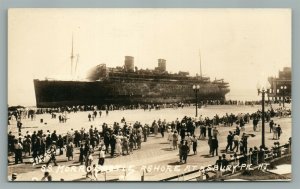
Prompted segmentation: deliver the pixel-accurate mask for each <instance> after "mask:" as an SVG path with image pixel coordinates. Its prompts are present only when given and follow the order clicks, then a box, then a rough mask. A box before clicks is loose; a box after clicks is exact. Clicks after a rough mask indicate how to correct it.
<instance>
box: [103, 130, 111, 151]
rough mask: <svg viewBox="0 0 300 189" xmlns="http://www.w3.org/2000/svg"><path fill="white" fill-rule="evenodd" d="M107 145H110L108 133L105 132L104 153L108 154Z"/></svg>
mask: <svg viewBox="0 0 300 189" xmlns="http://www.w3.org/2000/svg"><path fill="white" fill-rule="evenodd" d="M109 144H110V135H109V132H108V131H107V132H105V134H104V145H105V153H108V148H109Z"/></svg>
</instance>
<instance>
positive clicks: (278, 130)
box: [276, 125, 282, 139]
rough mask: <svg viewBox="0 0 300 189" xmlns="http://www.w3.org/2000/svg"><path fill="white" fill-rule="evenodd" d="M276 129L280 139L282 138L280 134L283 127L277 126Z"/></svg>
mask: <svg viewBox="0 0 300 189" xmlns="http://www.w3.org/2000/svg"><path fill="white" fill-rule="evenodd" d="M276 131H277V136H278V139H280V135H281V133H282V129H281V127H280V125H278V126H277V128H276Z"/></svg>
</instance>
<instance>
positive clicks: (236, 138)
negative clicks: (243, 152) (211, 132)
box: [232, 133, 240, 152]
mask: <svg viewBox="0 0 300 189" xmlns="http://www.w3.org/2000/svg"><path fill="white" fill-rule="evenodd" d="M239 141H240V136H239V135H237V134H236V133H234V136H233V143H234V147H233V149H232V151H234V150H235V148H236V152H238V150H239Z"/></svg>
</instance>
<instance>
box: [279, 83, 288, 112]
mask: <svg viewBox="0 0 300 189" xmlns="http://www.w3.org/2000/svg"><path fill="white" fill-rule="evenodd" d="M280 89H281V90H282V105H283V107H284V101H285V94H284V92H285V90H286V89H287V86H285V85H284V86H281V87H280Z"/></svg>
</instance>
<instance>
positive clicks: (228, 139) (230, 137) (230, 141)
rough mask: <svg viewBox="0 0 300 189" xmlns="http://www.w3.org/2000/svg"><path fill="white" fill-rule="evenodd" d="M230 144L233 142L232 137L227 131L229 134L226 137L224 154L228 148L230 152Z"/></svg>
mask: <svg viewBox="0 0 300 189" xmlns="http://www.w3.org/2000/svg"><path fill="white" fill-rule="evenodd" d="M232 142H233V135H232V132H231V131H229V134H228V135H227V146H226V149H225V152H227V150H228V148H229V150H230V151H232Z"/></svg>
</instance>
